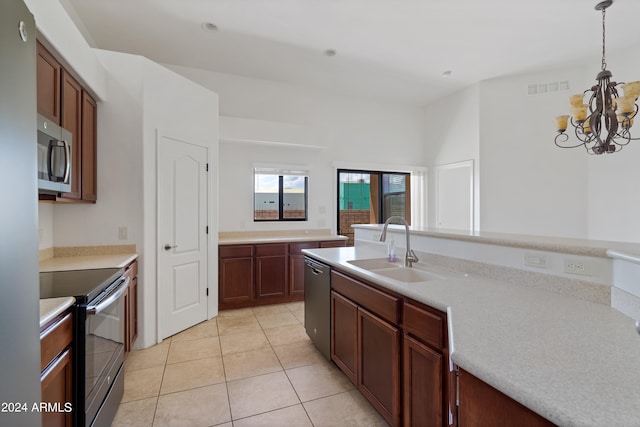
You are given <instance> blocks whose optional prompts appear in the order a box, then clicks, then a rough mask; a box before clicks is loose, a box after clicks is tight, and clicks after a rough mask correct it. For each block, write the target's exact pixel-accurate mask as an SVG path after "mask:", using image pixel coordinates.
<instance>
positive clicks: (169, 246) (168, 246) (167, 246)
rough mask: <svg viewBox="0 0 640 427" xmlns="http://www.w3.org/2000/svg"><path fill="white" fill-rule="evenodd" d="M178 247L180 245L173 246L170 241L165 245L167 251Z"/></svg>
mask: <svg viewBox="0 0 640 427" xmlns="http://www.w3.org/2000/svg"><path fill="white" fill-rule="evenodd" d="M177 247H178V245H173V246H172V245H170V244H169V243H167V244H165V245H164V250H165V251H170V250H171V249H173V248H177Z"/></svg>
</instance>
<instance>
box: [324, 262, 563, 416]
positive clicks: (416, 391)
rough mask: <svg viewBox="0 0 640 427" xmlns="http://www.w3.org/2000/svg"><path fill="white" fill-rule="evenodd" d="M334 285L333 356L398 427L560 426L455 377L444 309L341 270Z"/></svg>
mask: <svg viewBox="0 0 640 427" xmlns="http://www.w3.org/2000/svg"><path fill="white" fill-rule="evenodd" d="M331 287H332V291H331V359H332V360H333V362H335V364H336V365H337V366H338V367H339V368H340V369H341V370H342V372H344V374H345V375H346V376H347V378H349V379H350V380H351V381H352V382H353V383H354V384H355V385H356V387H357V388H358V390H360V392H361V393H362V395H363V396H364V397H366V398H367V399H368V400H369V402H371V404H372V405H373V406H374V407H375V408H376V410H377V411H378V412H379V413H380V414H381V415H382V416H383V417H384V418H385V419H386V420H387V422H389V424H391V425H392V426H398V425H400V424H402V425H403V426H406V427H410V426H419V427H422V426H426V427H447V426H450V425H452V426H459V427H496V426H517V427H520V426H526V427H538V426H553V425H554V424H553V423H551V422H550V421H548V420H546V419H544V418H543V417H541V416H540V415H538V414H536V413H535V412H533V411H531V410H530V409H528V408H526V407H525V406H523V405H521V404H520V403H518V402H516V401H515V400H513V399H511V398H510V397H508V396H506V395H504V394H503V393H501V392H500V391H498V390H496V389H495V388H493V387H491V386H489V385H488V384H486V383H484V382H482V381H481V380H479V379H478V378H476V377H474V376H473V375H471V374H470V373H468V372H466V371H464V370H460V373H459V375H458V376H457V378H456V372H455V371H453V372H452V371H451V370H450V369H449V367H450V361H449V337H448V335H447V314H446V313H445V312H442V311H440V310H437V309H435V308H433V307H429V306H427V305H425V304H422V303H420V302H417V301H415V300H412V299H410V298H408V297H405V296H402V295H398V294H395V293H394V292H391V291H388V290H386V289H383V288H381V287H378V286H376V285H374V284H371V283H368V282H366V283H363V282H362V281H361V280H360V279H355V278H353V277H351V276H349V275H348V274H346V273H345V272H343V271H339V270H337V269H334V270H332V272H331ZM400 377H402V378H400ZM456 381H457V382H458V387H456ZM401 384H402V388H401V387H400V386H401Z"/></svg>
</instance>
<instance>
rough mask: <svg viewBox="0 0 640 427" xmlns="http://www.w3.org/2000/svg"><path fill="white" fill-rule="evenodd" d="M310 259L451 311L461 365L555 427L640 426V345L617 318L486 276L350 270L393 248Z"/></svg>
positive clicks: (322, 252)
mask: <svg viewBox="0 0 640 427" xmlns="http://www.w3.org/2000/svg"><path fill="white" fill-rule="evenodd" d="M304 252H305V253H306V254H309V255H312V256H313V257H314V258H316V259H318V260H320V261H323V262H325V263H327V264H330V265H332V266H334V267H339V268H341V269H343V270H345V271H349V272H350V273H352V274H353V275H354V276H357V277H360V278H362V279H366V280H368V281H370V282H373V283H376V284H378V285H380V286H382V287H385V288H387V289H389V290H391V291H394V292H397V293H400V294H403V295H405V296H407V297H410V298H413V299H415V300H417V301H420V302H422V303H424V304H427V305H430V306H432V307H434V308H437V309H440V310H442V311H446V312H447V314H448V321H449V325H448V326H449V334H450V342H451V347H452V348H451V350H452V354H451V359H452V361H453V362H454V363H456V364H457V365H459V366H460V367H461V368H463V369H465V370H467V371H469V372H470V373H472V374H473V375H475V376H477V377H478V378H480V379H482V380H483V381H485V382H486V383H488V384H490V385H492V386H493V387H495V388H496V389H498V390H500V391H502V392H503V393H505V394H507V395H509V396H511V397H512V398H513V399H515V400H517V401H519V402H520V403H522V404H523V405H525V406H527V407H529V408H531V409H532V410H534V411H535V412H537V413H539V414H540V415H542V416H543V417H545V418H547V419H549V420H551V421H552V422H554V423H556V424H558V425H562V426H598V427H600V426H613V425H615V426H640V409H638V404H639V403H640V369H638V367H639V366H640V337H639V336H638V335H637V333H636V332H635V328H634V321H633V320H632V319H630V318H629V317H626V316H625V315H623V314H621V313H620V312H618V311H617V310H615V309H613V308H611V307H609V306H607V305H603V304H597V303H593V302H588V301H583V300H580V299H575V298H571V297H567V296H563V295H559V294H556V293H553V292H548V291H544V290H539V289H535V288H531V287H528V286H522V285H513V284H509V283H505V282H501V281H496V280H491V279H486V278H479V277H471V276H469V277H459V276H458V277H455V276H452V277H451V278H449V279H443V280H433V281H429V282H422V283H410V284H409V283H402V282H397V281H392V280H388V279H385V278H384V277H382V276H379V275H376V274H372V273H370V272H368V271H366V270H363V269H360V268H357V267H354V266H352V265H351V264H349V263H347V261H348V260H353V259H367V258H381V257H385V256H386V249H384V248H383V249H380V248H374V247H370V246H363V247H355V248H354V247H348V248H328V249H311V250H305V251H304Z"/></svg>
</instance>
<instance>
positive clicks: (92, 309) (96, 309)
mask: <svg viewBox="0 0 640 427" xmlns="http://www.w3.org/2000/svg"><path fill="white" fill-rule="evenodd" d="M122 281H123V284H122V285H120V286H119V287H118V290H117V291H115V292H114V293H112V294H111V295H109V297H108V298H107V299H105V300H103V301H100V303H99V304H98V305H88V306H87V314H98V313H100V312H101V311H103V310H104V309H105V308H107V307H109V306H110V305H111V304H113V303H114V302H115V301H116V300H117V299H118V298H120V297H121V296H122V294H123V293H124V291H126V290H127V287H128V286H129V278H128V277H126V278H124V279H122Z"/></svg>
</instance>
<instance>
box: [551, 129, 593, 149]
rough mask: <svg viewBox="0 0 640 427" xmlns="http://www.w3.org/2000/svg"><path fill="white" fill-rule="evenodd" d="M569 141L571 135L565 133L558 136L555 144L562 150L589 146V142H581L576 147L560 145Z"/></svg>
mask: <svg viewBox="0 0 640 427" xmlns="http://www.w3.org/2000/svg"><path fill="white" fill-rule="evenodd" d="M568 140H569V135H567V134H566V133H564V132H563V133H559V134H557V135H556V137H555V139H554V141H553V142H554V143H555V144H556V146H558V147H560V148H577V147H580V146H581V145H583V146H585V147H586V146H587V142H581V143H579V144H575V145H560V144H561V143H563V142H566V141H568Z"/></svg>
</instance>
